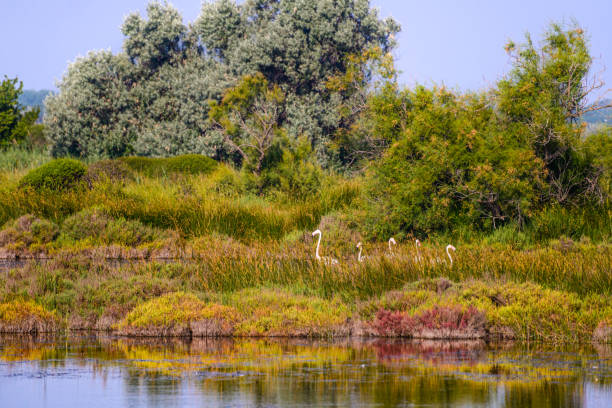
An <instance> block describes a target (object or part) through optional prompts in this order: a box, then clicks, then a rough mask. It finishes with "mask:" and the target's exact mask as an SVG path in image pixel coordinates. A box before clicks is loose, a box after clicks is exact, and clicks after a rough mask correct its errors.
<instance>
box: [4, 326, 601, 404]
mask: <svg viewBox="0 0 612 408" xmlns="http://www.w3.org/2000/svg"><path fill="white" fill-rule="evenodd" d="M610 350H611V349H610V347H608V346H598V348H597V349H593V348H591V347H584V348H582V349H576V348H574V349H569V350H563V349H559V348H555V347H554V346H544V345H538V346H537V347H535V348H532V349H527V348H526V347H525V346H524V345H521V344H515V343H508V344H495V345H487V344H485V343H483V342H478V341H477V342H472V341H463V342H436V341H424V342H415V341H401V340H381V339H376V340H367V341H361V340H350V339H344V340H341V341H335V342H326V341H307V340H299V339H293V340H288V339H221V340H213V339H194V340H192V341H185V340H166V341H159V340H146V339H112V338H78V337H77V338H71V339H69V340H65V339H57V338H38V339H33V338H28V337H23V336H20V337H16V338H10V337H0V360H2V361H4V362H6V363H8V364H10V363H11V362H15V361H23V360H31V361H34V362H35V364H37V365H38V367H40V368H46V367H62V365H63V364H66V361H68V360H67V359H70V364H71V365H78V366H82V367H87V368H88V370H89V371H91V372H93V374H94V375H98V376H102V377H103V378H104V377H105V376H107V375H108V373H109V372H119V373H120V374H121V377H122V378H123V383H124V388H125V391H126V394H127V395H128V398H130V399H134V400H135V401H146V403H147V405H151V406H164V404H165V403H167V401H168V398H178V397H180V396H182V395H183V393H185V392H186V390H189V393H190V395H195V396H196V398H202V399H206V401H209V402H210V403H211V405H227V404H230V403H236V402H237V401H238V402H240V403H241V404H246V405H264V406H265V405H287V404H289V403H297V402H299V403H300V404H308V405H312V406H317V405H323V404H331V405H355V404H357V403H359V404H362V405H368V404H378V405H382V406H393V405H398V404H406V403H412V404H430V405H434V406H454V405H457V404H465V405H468V406H470V405H478V404H483V405H496V406H501V407H534V408H535V407H553V406H555V407H556V406H567V407H581V406H584V405H585V399H584V395H585V390H584V389H585V384H586V385H588V386H589V387H593V389H594V390H595V391H597V390H600V392H606V393H607V394H606V395H612V387H611V385H610V383H612V360H610V355H611V353H610ZM606 359H607V360H606ZM594 362H596V364H595V363H594ZM593 367H597V368H593ZM113 370H114V371H113ZM601 384H605V385H601Z"/></svg>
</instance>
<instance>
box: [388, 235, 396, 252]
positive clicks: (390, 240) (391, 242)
mask: <svg viewBox="0 0 612 408" xmlns="http://www.w3.org/2000/svg"><path fill="white" fill-rule="evenodd" d="M391 244H393V245H397V242H395V238H393V237H391V238H389V254H390V255H391V256H393V248H391Z"/></svg>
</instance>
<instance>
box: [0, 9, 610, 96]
mask: <svg viewBox="0 0 612 408" xmlns="http://www.w3.org/2000/svg"><path fill="white" fill-rule="evenodd" d="M147 2H148V1H147V0H2V3H3V4H2V6H1V8H0V10H2V25H0V36H1V37H0V38H2V39H3V41H2V47H1V48H0V77H3V75H5V74H6V75H8V76H9V77H14V76H18V77H19V78H20V79H21V80H23V82H24V87H25V88H28V89H41V88H51V87H53V86H54V84H55V81H56V80H58V79H59V78H61V76H62V73H63V72H64V70H65V69H66V66H67V64H68V62H70V61H73V60H74V59H75V58H76V57H77V56H79V55H85V54H86V53H87V51H89V50H92V49H106V48H109V47H110V48H111V49H112V50H113V51H114V52H118V51H120V50H121V43H122V35H121V32H120V30H119V27H120V25H121V23H122V22H123V19H124V18H125V16H126V15H127V14H129V13H130V12H133V11H140V12H144V10H145V8H146V4H147ZM171 3H172V4H173V5H174V6H175V7H176V8H177V9H178V10H179V11H180V12H181V14H182V15H183V18H184V20H185V22H191V21H193V20H194V19H195V18H196V17H197V15H198V13H199V10H200V4H201V1H200V0H174V1H171ZM372 4H373V5H374V6H376V7H378V8H379V9H380V13H381V15H382V16H383V17H386V16H393V17H394V18H395V19H396V20H398V21H399V22H400V23H401V25H402V33H401V34H400V36H399V47H398V48H397V50H396V57H397V59H398V67H399V68H400V69H401V70H402V72H403V74H402V77H401V79H402V82H404V83H406V84H409V85H412V84H414V83H416V82H419V83H425V84H432V83H438V84H440V83H444V84H445V85H447V86H450V87H455V88H460V89H480V88H483V87H487V86H489V85H491V84H492V83H494V82H495V81H496V80H497V79H498V78H499V77H500V76H501V75H503V73H504V72H506V71H507V70H508V67H509V65H508V63H509V60H508V57H507V55H506V54H505V52H504V50H503V46H504V44H505V43H506V41H507V40H508V39H509V38H512V39H515V40H521V39H522V38H523V35H524V33H525V32H527V31H529V32H531V33H532V34H534V35H537V34H539V33H541V32H542V30H543V29H544V28H545V27H546V26H547V24H548V23H550V22H551V21H562V20H565V21H571V19H576V20H577V21H578V22H579V23H580V24H581V25H582V26H583V27H584V28H585V29H586V30H587V32H588V34H589V36H590V39H591V50H592V54H593V56H594V57H595V58H596V59H597V61H596V68H597V70H598V71H599V70H601V69H603V68H605V67H607V70H606V72H605V73H604V79H605V80H606V83H607V84H608V86H609V87H612V41H611V40H612V0H583V1H576V0H516V1H501V0H499V1H498V0H461V1H459V0H456V1H453V0H372Z"/></svg>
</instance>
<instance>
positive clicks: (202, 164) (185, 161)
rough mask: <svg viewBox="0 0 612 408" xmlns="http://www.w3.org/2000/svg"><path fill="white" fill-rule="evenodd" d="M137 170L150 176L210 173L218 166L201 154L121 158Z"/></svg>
mask: <svg viewBox="0 0 612 408" xmlns="http://www.w3.org/2000/svg"><path fill="white" fill-rule="evenodd" d="M119 160H120V161H121V162H123V163H125V164H127V165H128V166H129V167H130V168H132V169H133V170H135V171H138V172H141V173H143V174H145V175H147V176H149V177H159V176H165V175H168V174H171V173H182V174H208V173H210V172H211V171H213V170H214V169H215V168H216V167H217V162H216V161H214V160H213V159H211V158H210V157H207V156H203V155H201V154H186V155H182V156H175V157H168V158H154V157H135V156H132V157H123V158H121V159H119Z"/></svg>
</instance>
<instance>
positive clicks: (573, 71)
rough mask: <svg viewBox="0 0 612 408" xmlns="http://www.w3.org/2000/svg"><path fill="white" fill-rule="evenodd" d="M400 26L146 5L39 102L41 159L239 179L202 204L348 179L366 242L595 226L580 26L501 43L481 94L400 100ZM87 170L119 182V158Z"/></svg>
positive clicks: (275, 5) (311, 195)
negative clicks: (357, 193)
mask: <svg viewBox="0 0 612 408" xmlns="http://www.w3.org/2000/svg"><path fill="white" fill-rule="evenodd" d="M398 30H399V27H398V26H397V24H396V23H395V22H394V21H393V20H391V19H389V20H384V21H382V20H380V19H379V18H378V15H377V12H376V11H375V10H374V9H372V8H371V7H370V4H369V1H368V0H349V1H345V2H335V1H330V0H316V1H305V0H247V1H245V2H243V3H241V4H237V3H236V2H235V1H232V0H217V1H215V2H212V3H208V2H206V3H204V4H203V6H202V11H201V14H200V16H199V17H198V19H197V20H196V21H195V22H194V23H193V24H192V25H189V26H186V25H184V24H183V22H182V18H181V16H180V15H179V13H178V12H177V11H176V10H175V9H174V8H172V7H171V6H169V5H166V4H164V5H162V4H160V3H157V2H155V3H151V4H150V5H149V6H148V8H147V17H146V18H143V17H141V16H140V15H138V14H132V15H130V16H128V17H127V18H126V20H125V21H124V24H123V26H122V32H123V34H124V35H125V40H124V50H123V52H122V53H119V54H112V53H111V52H110V51H102V52H95V53H91V54H90V55H88V56H87V57H85V58H81V59H79V60H77V61H76V62H75V63H74V64H72V65H70V67H69V69H68V72H67V73H66V75H65V76H64V78H63V79H62V81H61V82H60V84H59V88H60V92H59V94H57V95H53V96H51V97H49V98H48V99H47V109H48V110H47V114H46V116H45V123H46V126H47V130H48V135H49V138H50V140H51V142H52V154H53V155H54V156H63V155H72V156H78V157H111V158H112V157H120V158H121V160H122V161H123V162H124V163H125V164H127V165H128V166H129V167H131V168H132V169H133V170H135V171H136V172H139V173H143V174H146V175H148V176H150V177H163V176H165V175H167V174H169V173H176V172H179V173H191V174H195V173H198V174H200V173H202V174H208V173H210V172H212V171H213V170H214V169H215V168H216V163H215V162H214V160H217V161H224V162H226V163H229V164H230V165H231V166H233V167H234V168H236V169H240V171H238V172H233V171H231V172H229V173H227V172H226V173H223V171H221V172H216V173H215V174H216V175H219V177H220V178H219V179H218V180H216V181H215V182H217V184H218V185H217V186H216V189H217V191H225V192H226V193H227V192H230V193H231V194H236V193H237V194H239V195H240V194H246V195H250V194H252V195H255V196H258V198H264V199H267V198H272V199H273V200H279V201H281V202H285V203H286V202H291V201H297V202H300V203H302V202H307V201H316V200H318V199H320V198H321V192H320V190H321V189H322V188H323V187H324V184H325V183H326V182H327V181H329V180H335V181H334V182H336V181H337V179H338V178H339V177H342V176H348V177H354V176H360V177H362V178H361V179H360V180H362V181H363V184H364V188H363V189H362V193H363V194H362V197H361V198H362V200H360V201H359V203H358V205H357V204H356V205H355V206H354V207H353V208H351V211H350V214H348V216H347V217H348V219H351V220H353V221H352V222H356V223H357V224H359V225H363V227H362V231H361V232H362V233H366V234H367V235H369V236H372V237H379V238H382V237H388V236H390V235H396V236H398V237H399V236H402V235H403V236H410V235H412V236H428V235H431V234H439V233H455V232H457V231H463V232H465V233H471V232H478V233H480V232H485V233H491V232H495V231H497V230H499V229H500V228H502V230H503V231H517V233H518V232H519V231H523V232H524V231H525V229H526V228H531V229H532V230H533V231H535V230H546V228H541V226H540V225H539V224H538V222H539V221H538V220H543V219H547V217H548V215H547V214H561V213H563V212H564V211H572V212H573V213H575V212H576V211H575V209H576V208H578V207H582V208H584V209H585V211H586V213H589V214H591V213H597V212H598V211H599V212H601V214H605V212H606V211H604V210H603V209H604V208H609V201H608V200H609V198H608V197H609V193H610V190H611V188H610V180H611V177H610V163H609V161H610V160H609V157H610V154H609V147H610V132H609V129H607V128H602V129H600V130H599V131H597V132H594V131H593V130H592V129H591V130H589V131H588V133H589V134H590V136H589V137H587V129H586V127H585V126H583V124H582V122H581V118H582V115H583V113H585V112H591V113H592V112H595V111H596V109H597V108H598V107H595V108H593V107H591V106H588V104H587V101H588V100H589V94H590V93H591V92H593V91H594V90H597V86H593V85H592V84H593V82H592V81H591V77H590V70H591V63H592V58H591V56H590V54H589V48H588V42H587V39H586V35H585V33H584V31H583V30H582V29H580V28H579V27H578V26H576V25H570V26H563V25H558V24H552V25H551V26H550V27H549V29H548V30H547V31H546V32H545V34H544V36H543V38H542V40H541V41H540V42H538V43H536V42H534V41H533V40H532V39H531V37H530V36H529V35H527V37H526V40H525V43H524V44H519V45H517V44H515V43H513V42H509V43H508V44H507V45H506V51H507V52H508V54H509V56H510V57H511V61H512V68H511V70H510V71H509V73H508V74H507V75H505V76H504V77H503V78H502V79H500V80H499V81H498V82H497V83H496V84H495V85H494V86H493V87H492V88H491V89H489V90H487V91H486V92H457V91H451V90H448V89H445V88H444V87H437V86H434V87H431V88H427V87H424V86H416V87H414V88H403V87H401V86H400V85H399V84H398V82H397V72H396V71H395V69H394V66H393V56H392V54H391V53H390V51H391V50H392V49H393V47H394V45H395V43H394V38H393V37H394V34H395V33H396V32H397V31H398ZM134 155H136V156H134ZM142 156H152V157H142ZM172 156H178V157H172ZM98 166H99V167H100V169H99V171H98V170H96V171H97V172H98V173H104V172H107V173H108V174H109V177H108V178H109V179H113V177H115V176H114V174H115V173H117V174H118V176H117V177H115V179H116V180H122V179H124V178H123V176H120V175H119V174H120V173H121V174H122V171H121V170H120V169H118V168H116V167H117V165H116V163H114V162H104V164H99V165H98ZM107 167H108V168H107ZM93 171H94V169H93V168H92V172H93ZM222 173H223V174H224V175H223V176H221V174H222ZM340 175H342V176H340ZM92 177H94V176H93V175H92ZM335 177H336V179H335ZM326 180H327V181H326ZM327 188H329V186H327ZM317 215H318V216H319V215H324V214H317ZM602 217H604V218H605V215H602ZM579 218H580V219H582V217H579ZM364 220H365V222H364ZM604 221H605V220H604ZM595 224H596V225H603V224H605V222H602V223H599V222H596V223H595ZM551 228H552V227H551ZM578 229H581V228H578ZM594 229H599V227H597V228H594ZM552 230H555V231H557V230H558V228H556V227H555V228H552ZM497 234H498V235H499V236H503V235H504V234H507V233H503V232H498V233H497ZM538 234H539V235H541V236H551V233H549V232H543V233H541V234H540V233H538ZM604 235H605V234H604ZM517 236H518V235H517ZM504 239H505V238H504ZM517 239H518V238H517Z"/></svg>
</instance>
